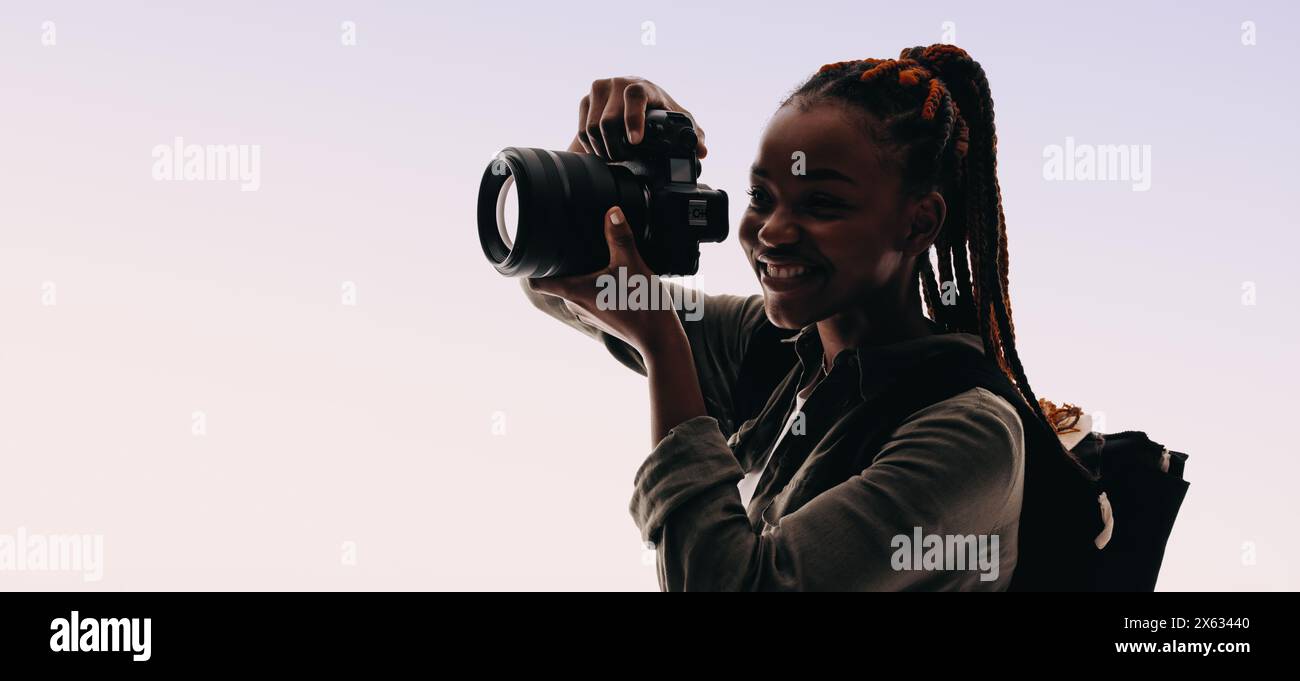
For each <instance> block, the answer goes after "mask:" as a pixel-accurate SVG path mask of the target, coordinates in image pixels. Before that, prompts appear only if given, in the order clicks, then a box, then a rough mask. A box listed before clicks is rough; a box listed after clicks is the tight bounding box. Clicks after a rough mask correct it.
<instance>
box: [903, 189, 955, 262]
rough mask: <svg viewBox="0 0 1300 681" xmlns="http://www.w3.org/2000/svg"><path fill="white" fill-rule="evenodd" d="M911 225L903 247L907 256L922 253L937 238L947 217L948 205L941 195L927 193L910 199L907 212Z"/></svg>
mask: <svg viewBox="0 0 1300 681" xmlns="http://www.w3.org/2000/svg"><path fill="white" fill-rule="evenodd" d="M909 215H910V217H911V225H910V228H909V229H908V231H907V236H906V239H905V243H904V246H903V251H904V252H905V253H907V254H908V255H917V254H919V253H924V252H925V251H926V250H927V249H929V248H930V246H931V244H933V243H934V242H935V240H936V239H938V238H939V230H940V229H942V228H943V221H944V220H945V219H947V217H948V203H947V202H946V201H944V200H943V194H940V193H939V192H929V193H927V194H923V195H921V196H919V197H917V198H915V199H912V201H911V206H910V210H909Z"/></svg>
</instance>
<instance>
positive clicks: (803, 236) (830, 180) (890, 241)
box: [740, 103, 942, 329]
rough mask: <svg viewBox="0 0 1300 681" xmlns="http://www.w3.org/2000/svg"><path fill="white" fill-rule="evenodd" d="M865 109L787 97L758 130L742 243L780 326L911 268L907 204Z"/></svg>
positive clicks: (819, 313) (895, 279)
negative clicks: (802, 103)
mask: <svg viewBox="0 0 1300 681" xmlns="http://www.w3.org/2000/svg"><path fill="white" fill-rule="evenodd" d="M862 116H863V114H860V113H856V112H851V111H850V110H848V109H847V108H845V107H843V106H841V105H838V104H835V103H824V104H815V105H813V106H812V107H811V108H809V109H808V110H806V111H804V110H801V108H800V107H799V106H796V105H787V106H784V107H782V108H781V109H780V110H778V111H777V112H776V115H775V116H773V118H772V121H771V122H770V123H769V124H768V126H767V130H766V131H765V132H764V134H763V139H762V142H761V146H760V147H759V150H758V158H757V160H755V162H754V166H753V168H752V170H751V175H750V185H751V187H750V194H751V199H752V200H751V201H750V203H749V206H748V207H747V208H746V209H745V215H744V217H743V218H742V219H741V223H740V242H741V246H742V247H743V248H744V249H745V254H746V256H748V258H749V262H750V266H751V267H753V268H754V272H755V274H757V275H758V278H759V282H760V283H761V284H762V287H763V300H764V304H765V307H766V310H767V316H768V319H770V320H771V321H772V323H773V324H775V325H776V326H778V327H781V328H786V329H798V328H803V327H804V326H807V325H809V324H812V323H814V322H818V321H821V320H823V319H826V318H828V317H831V316H833V315H835V314H837V313H839V312H842V311H845V310H848V309H852V308H854V307H858V308H861V307H862V306H863V305H864V304H866V301H869V300H873V299H878V298H879V296H880V295H881V294H882V292H886V291H889V290H891V289H893V288H896V287H898V286H899V285H901V282H902V279H901V278H902V277H906V276H909V274H910V267H911V264H910V263H911V256H912V255H915V254H916V251H915V249H916V247H917V244H916V242H915V241H914V240H911V241H910V240H909V232H911V231H912V229H911V227H912V222H913V220H914V215H913V214H914V212H915V211H914V204H913V203H912V202H909V201H907V200H905V199H904V197H903V195H902V192H901V178H900V177H899V175H898V173H897V171H891V170H889V167H888V166H885V165H883V164H882V163H881V160H880V156H879V154H880V153H881V150H880V148H879V147H878V146H877V145H876V144H874V143H873V142H872V140H871V138H870V137H869V135H868V133H867V132H866V130H865V129H864V125H865V124H864V119H863V118H862ZM940 221H942V218H940ZM936 232H937V229H936ZM913 236H914V235H913ZM928 245H929V244H928V242H927V243H926V244H925V246H927V247H928ZM909 251H911V252H910V253H909ZM909 280H910V279H909Z"/></svg>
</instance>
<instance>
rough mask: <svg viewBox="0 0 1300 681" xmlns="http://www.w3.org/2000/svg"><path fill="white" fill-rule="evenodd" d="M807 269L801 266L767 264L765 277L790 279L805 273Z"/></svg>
mask: <svg viewBox="0 0 1300 681" xmlns="http://www.w3.org/2000/svg"><path fill="white" fill-rule="evenodd" d="M807 271H808V268H807V267H804V266H802V265H775V264H772V263H768V264H767V276H769V277H772V278H773V279H792V278H794V277H797V276H800V275H802V274H803V273H805V272H807Z"/></svg>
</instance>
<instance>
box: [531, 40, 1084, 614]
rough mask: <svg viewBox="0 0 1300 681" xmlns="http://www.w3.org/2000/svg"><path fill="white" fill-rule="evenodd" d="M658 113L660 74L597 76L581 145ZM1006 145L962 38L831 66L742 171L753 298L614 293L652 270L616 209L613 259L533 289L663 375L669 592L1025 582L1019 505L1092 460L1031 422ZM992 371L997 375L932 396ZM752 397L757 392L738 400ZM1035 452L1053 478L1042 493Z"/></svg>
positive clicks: (660, 440)
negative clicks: (655, 298)
mask: <svg viewBox="0 0 1300 681" xmlns="http://www.w3.org/2000/svg"><path fill="white" fill-rule="evenodd" d="M648 108H665V109H670V110H676V111H685V109H684V108H683V107H681V106H680V105H679V104H678V103H677V102H675V101H674V100H673V99H672V97H670V96H669V95H668V94H667V93H666V92H664V91H663V90H662V89H661V88H659V87H658V86H656V85H654V84H653V83H650V82H648V81H645V80H641V79H636V78H613V79H608V80H599V81H596V82H595V83H593V85H592V89H591V93H590V94H588V95H587V96H585V97H583V99H582V102H581V105H580V112H579V130H578V133H577V136H576V138H575V139H574V142H573V145H572V146H571V147H570V151H575V152H585V153H591V154H596V155H599V156H601V157H604V158H610V159H616V158H618V157H619V156H620V154H619V149H620V146H621V144H623V133H624V132H625V133H626V142H627V143H630V144H636V143H638V142H639V141H640V139H641V137H642V135H643V130H642V126H643V122H644V114H645V111H646V110H647V109H648ZM697 127H698V126H697ZM995 147H996V136H995V133H994V126H993V102H992V99H991V97H990V94H989V88H988V82H987V80H986V79H985V76H984V72H983V70H982V69H981V68H980V66H979V64H978V63H976V62H974V61H973V60H972V59H971V58H970V56H969V55H968V54H966V52H964V51H963V50H961V49H959V48H956V47H954V46H951V45H933V46H931V47H928V48H919V47H918V48H912V49H909V50H904V51H903V53H902V54H901V55H900V57H899V58H898V59H889V60H881V59H866V60H861V61H848V62H839V63H834V64H827V65H826V66H823V67H822V68H821V69H820V70H819V71H818V72H817V73H816V74H815V75H813V76H812V77H811V78H809V79H808V80H807V82H805V83H803V84H802V85H801V86H799V87H798V88H797V89H796V90H795V91H794V93H793V94H792V95H791V96H790V97H789V98H788V99H787V100H786V101H785V102H784V103H783V104H782V105H781V107H780V108H779V109H778V110H777V112H776V114H775V115H774V116H773V118H772V119H771V121H770V123H769V125H768V126H767V129H766V130H765V132H764V134H763V138H762V141H761V143H760V147H759V152H758V157H757V159H756V161H755V163H754V165H753V168H752V176H751V183H752V186H751V188H750V190H749V194H750V197H751V201H750V203H749V205H748V207H747V208H746V210H745V214H744V217H743V219H742V220H741V223H740V227H739V240H740V242H741V245H742V247H743V248H744V250H745V253H746V255H747V256H748V258H749V261H750V263H751V265H752V266H753V268H754V272H755V274H756V275H757V277H758V279H759V282H760V283H761V285H762V290H763V294H762V296H761V297H760V296H752V297H749V298H743V297H738V296H705V298H704V302H703V315H702V318H700V319H699V321H696V322H691V321H683V320H682V318H681V316H680V315H679V314H675V313H674V312H673V311H671V310H668V311H655V310H605V309H600V307H601V306H600V305H597V303H596V292H597V287H596V285H595V281H596V277H598V276H600V275H602V274H607V273H617V271H618V270H619V268H626V269H627V271H628V273H629V274H632V273H640V274H644V275H649V274H650V271H649V269H648V268H647V267H646V266H645V264H644V263H643V262H642V260H641V258H640V257H639V256H638V254H637V252H636V247H635V240H634V239H633V237H632V233H631V231H630V229H629V227H628V225H627V222H626V220H625V219H624V218H623V215H622V212H621V211H620V209H619V208H618V207H613V208H611V209H610V210H609V212H608V213H607V214H606V224H605V230H606V239H607V241H608V244H609V247H610V252H611V262H610V265H609V267H608V268H607V269H606V270H603V271H601V272H596V273H593V274H591V275H586V276H577V277H567V278H554V279H537V280H528V281H527V285H526V289H527V290H528V293H529V296H530V298H532V300H533V302H534V303H535V304H536V305H537V306H538V307H540V308H542V309H543V310H545V311H547V312H549V313H550V314H552V315H553V316H556V317H558V318H560V319H562V320H564V321H566V322H567V323H569V324H570V325H572V326H575V327H576V328H579V329H580V330H582V331H584V332H586V333H588V334H589V335H592V336H594V337H596V338H598V339H600V340H603V341H604V342H605V343H606V345H607V346H608V347H609V348H610V350H611V351H612V352H613V353H614V354H615V355H616V356H617V357H619V358H620V359H621V360H623V361H624V363H626V364H628V365H629V366H632V367H633V368H635V369H637V370H638V371H641V372H643V373H645V374H647V376H648V378H649V382H650V389H651V424H652V444H653V445H654V450H653V452H652V453H651V455H650V456H649V458H648V459H647V460H646V462H645V464H644V465H642V467H641V468H640V470H639V471H638V473H637V476H636V491H635V494H634V497H633V500H632V506H631V510H632V514H633V517H634V518H635V519H636V521H637V523H638V526H639V527H640V529H641V531H642V536H643V538H644V539H645V540H646V541H647V542H650V543H652V544H653V545H654V546H655V547H656V548H657V551H658V554H659V565H660V573H659V578H660V585H661V587H663V588H664V589H668V590H686V589H711V590H712V589H736V590H745V589H751V590H786V589H805V590H857V589H926V590H931V589H944V590H949V589H960V590H1005V589H1007V588H1008V587H1009V586H1010V585H1011V580H1012V575H1013V573H1014V572H1015V570H1016V566H1017V563H1018V562H1023V560H1022V558H1023V555H1022V549H1024V548H1026V547H1024V546H1023V545H1022V542H1021V541H1020V540H1021V539H1022V538H1023V537H1021V534H1022V532H1021V529H1022V528H1021V524H1022V523H1021V519H1022V511H1023V510H1025V507H1026V506H1027V505H1028V500H1031V499H1036V498H1039V497H1044V498H1046V497H1061V496H1069V495H1061V494H1059V492H1060V490H1058V489H1053V490H1051V492H1052V493H1051V494H1047V491H1048V490H1047V488H1048V482H1049V479H1060V478H1061V476H1066V477H1068V476H1070V475H1072V474H1073V473H1075V472H1078V470H1079V469H1078V467H1077V466H1074V465H1073V463H1072V462H1071V461H1070V460H1069V459H1068V455H1067V454H1066V453H1065V452H1064V450H1063V449H1061V447H1060V445H1059V443H1056V442H1055V437H1054V436H1053V437H1052V442H1051V443H1045V441H1044V440H1043V438H1042V435H1041V434H1042V433H1043V432H1044V431H1043V426H1045V425H1046V424H1047V420H1046V417H1045V416H1044V414H1043V411H1042V408H1041V407H1040V406H1039V404H1038V401H1037V399H1036V398H1035V397H1034V394H1033V391H1032V390H1031V389H1030V386H1029V382H1028V380H1027V379H1026V378H1025V372H1024V368H1023V367H1022V366H1021V362H1020V358H1019V356H1018V354H1017V352H1016V347H1015V336H1014V327H1013V326H1012V323H1011V303H1010V300H1009V299H1008V297H1007V240H1006V232H1005V225H1004V222H1003V216H1002V208H1001V197H1000V193H999V189H998V183H997V177H996V172H995V171H996V157H995ZM706 154H707V148H706V147H705V145H704V143H703V134H702V132H701V144H700V150H699V155H700V156H701V157H703V156H705V155H706ZM931 247H934V248H935V249H936V250H937V255H938V258H937V260H938V272H937V275H938V276H937V278H936V272H935V268H934V266H933V265H932V263H931V260H930V257H929V250H930V249H931ZM968 259H969V264H968ZM918 281H919V284H920V285H919V286H918ZM922 301H924V310H925V312H927V313H928V317H927V315H926V314H925V313H923V309H922ZM778 330H784V333H780V332H779V331H778ZM774 331H777V333H776V336H790V337H789V338H785V339H778V340H786V341H789V342H788V343H780V344H777V343H773V342H772V339H773V338H774V335H773V332H774ZM796 331H797V332H798V333H797V335H793V336H791V334H792V333H793V332H796ZM791 345H793V346H794V347H793V351H794V352H793V353H791V354H790V355H788V356H786V357H785V358H784V359H783V356H782V355H781V354H780V351H781V348H786V349H788V348H790V346H791ZM633 351H635V352H633ZM972 355H974V356H977V357H978V361H972V360H969V358H970V357H971V356H972ZM963 359H965V360H967V361H965V363H964V364H963V363H962V361H960V360H963ZM994 362H996V363H994ZM978 364H987V365H989V366H993V367H994V371H995V372H996V373H998V374H999V375H998V376H997V378H996V380H988V379H986V380H984V382H983V383H979V382H978V381H977V382H976V383H978V384H969V385H973V387H968V388H965V389H962V388H958V390H959V391H958V392H956V393H955V394H952V395H946V396H944V395H940V396H939V397H937V398H936V397H935V396H934V395H929V396H928V397H927V394H926V393H925V391H924V390H921V388H925V387H927V386H931V385H934V384H937V383H940V382H942V381H943V380H944V377H947V376H952V375H956V374H957V373H959V369H961V367H972V366H976V365H978ZM773 367H775V368H777V369H779V370H778V371H777V374H776V375H777V376H780V375H782V374H785V373H786V370H787V369H788V370H789V373H788V375H787V376H786V379H785V380H784V381H783V382H781V384H780V385H779V386H774V385H773V384H772V382H770V381H764V380H754V379H753V376H754V375H755V374H763V373H764V371H767V372H768V373H770V370H771V369H772V368H773ZM936 367H938V368H939V369H936ZM927 370H928V371H929V373H926V371H927ZM1003 374H1004V375H1005V376H1004V375H1003ZM926 376H928V378H922V377H926ZM1007 379H1009V380H1007ZM999 381H1000V382H999ZM954 385H957V384H954ZM960 385H968V384H960ZM918 390H919V392H918ZM754 392H758V393H760V394H759V395H758V397H759V398H760V399H759V400H758V401H757V403H758V404H764V399H762V398H767V399H766V401H765V404H764V406H763V407H762V408H761V409H757V410H753V409H747V408H745V407H743V405H746V404H753V403H755V401H754V400H752V399H747V398H752V397H753V396H754V395H752V393H754ZM905 395H906V396H908V397H907V399H904V396H905ZM1008 398H1009V399H1008ZM918 400H919V401H918ZM903 405H905V406H906V409H904V410H903V411H905V413H894V412H895V411H897V410H898V408H902V406H903ZM754 411H757V413H756V414H755V413H753V412H754ZM891 415H892V416H891ZM891 419H892V420H891ZM1026 421H1030V422H1031V423H1030V424H1029V425H1030V427H1028V428H1027V427H1026ZM1049 432H1050V431H1049ZM1030 443H1037V444H1033V445H1032V447H1031V446H1030ZM1053 445H1054V446H1055V451H1047V450H1049V449H1052V447H1053ZM1029 451H1033V452H1037V454H1035V455H1034V456H1030V457H1027V452H1029ZM1040 457H1041V460H1042V461H1043V463H1041V464H1040V463H1036V462H1037V461H1039V460H1040ZM1027 458H1028V462H1029V469H1030V470H1029V478H1030V479H1031V480H1032V479H1033V478H1034V476H1035V475H1037V476H1038V477H1039V478H1040V479H1041V480H1042V482H1039V483H1036V484H1035V485H1030V486H1028V487H1027V486H1026V473H1027V471H1026V464H1027ZM1035 468H1036V469H1037V470H1038V471H1040V472H1038V473H1035V472H1034V470H1035ZM1040 488H1041V490H1042V491H1041V492H1039V493H1038V496H1034V495H1033V492H1035V491H1036V490H1039V489H1040ZM1076 498H1077V495H1076ZM1045 503H1046V502H1045ZM1044 508H1046V506H1044ZM1072 508H1074V509H1076V510H1077V504H1075V506H1074V507H1072ZM1091 511H1092V512H1093V513H1092V514H1091V515H1095V511H1096V506H1095V502H1094V505H1093V507H1092V509H1091ZM1044 512H1046V511H1044ZM1070 513H1073V511H1070V510H1067V511H1066V515H1069V514H1070ZM1026 517H1028V514H1027V513H1026ZM1080 517H1082V516H1080ZM1054 521H1061V522H1065V521H1064V520H1062V517H1057V518H1056V519H1054ZM1069 522H1075V523H1076V524H1078V523H1082V525H1081V527H1085V528H1086V529H1087V531H1094V530H1095V528H1094V527H1093V524H1094V523H1095V522H1096V520H1095V519H1094V518H1091V517H1090V516H1089V517H1088V518H1086V519H1083V520H1077V519H1075V520H1070V521H1069ZM1063 527H1064V526H1059V527H1056V528H1055V531H1057V532H1061V531H1063V529H1062V528H1063ZM1080 531H1082V530H1080ZM1071 532H1072V534H1071V537H1076V536H1078V534H1079V532H1077V531H1073V530H1071ZM1044 534H1047V533H1046V532H1045V533H1044ZM1035 546H1039V545H1038V544H1036V545H1035ZM1042 546H1045V544H1043V545H1042ZM1079 546H1080V542H1078V541H1074V542H1073V544H1072V545H1071V547H1070V549H1069V550H1072V551H1079V550H1081V549H1079ZM1056 548H1057V549H1059V548H1060V547H1056ZM1040 553H1042V551H1040ZM1055 554H1061V551H1060V550H1056V549H1054V555H1055ZM1077 555H1078V554H1076V556H1077ZM1066 558H1069V556H1067V557H1066ZM1039 567H1044V568H1045V567H1048V566H1047V564H1046V563H1045V562H1041V561H1040V565H1039ZM1057 585H1058V586H1060V585H1062V584H1061V583H1057ZM1039 586H1050V584H1048V585H1039Z"/></svg>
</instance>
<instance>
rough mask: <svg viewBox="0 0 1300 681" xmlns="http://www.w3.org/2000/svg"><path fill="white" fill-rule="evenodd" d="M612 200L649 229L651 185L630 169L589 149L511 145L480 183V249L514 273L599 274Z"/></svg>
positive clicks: (638, 224)
mask: <svg viewBox="0 0 1300 681" xmlns="http://www.w3.org/2000/svg"><path fill="white" fill-rule="evenodd" d="M614 205H618V206H620V207H622V209H623V212H624V214H625V215H627V218H628V224H630V225H632V226H633V228H634V233H635V232H637V231H638V228H640V229H644V225H645V224H646V222H645V217H646V190H645V187H644V185H643V184H642V183H641V182H639V181H638V180H637V178H636V177H635V176H634V175H633V174H632V172H631V171H630V170H628V169H627V168H626V167H624V166H621V165H618V164H608V165H607V164H606V163H605V162H604V161H602V160H601V159H599V158H598V157H595V156H591V155H589V154H575V153H571V152H566V151H549V150H547V149H533V148H528V147H508V148H506V149H503V150H502V151H501V153H500V154H498V155H497V157H496V159H494V160H493V161H492V163H490V164H489V165H488V167H487V169H486V170H485V171H484V172H483V181H482V182H481V183H480V184H479V197H478V224H479V241H480V243H481V245H482V247H483V254H484V255H486V256H487V258H488V260H489V261H490V262H491V263H492V266H493V267H495V268H496V270H497V271H498V272H500V273H501V274H504V275H506V276H509V277H549V276H563V275H570V274H583V273H587V272H594V271H596V270H597V269H600V268H601V267H604V266H605V265H606V264H608V263H609V250H608V248H607V247H606V245H605V235H604V223H605V211H607V210H609V208H610V207H611V206H614ZM641 237H642V235H641V234H638V241H640V239H641Z"/></svg>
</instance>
